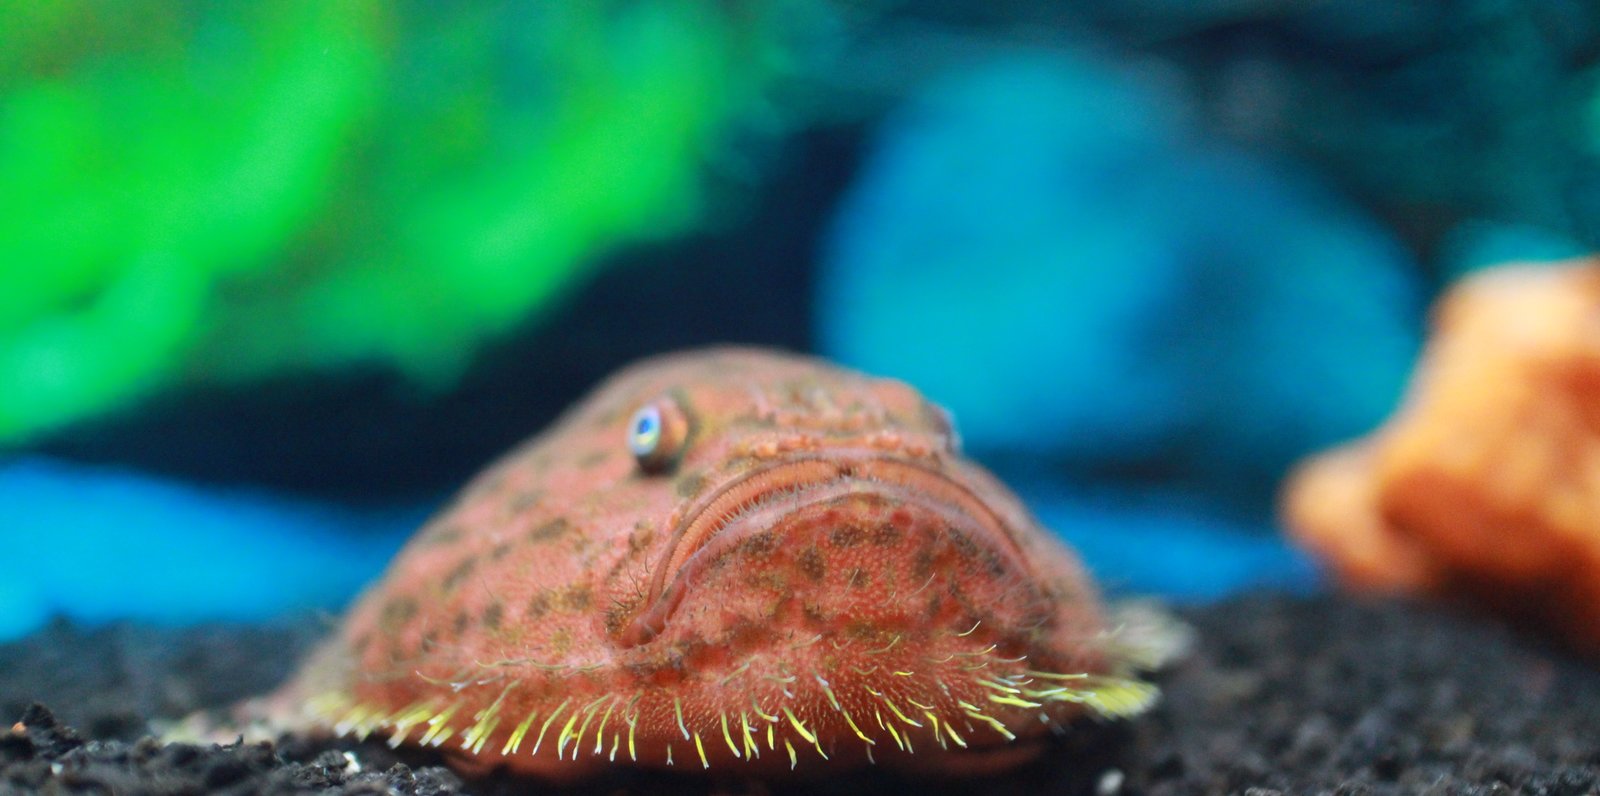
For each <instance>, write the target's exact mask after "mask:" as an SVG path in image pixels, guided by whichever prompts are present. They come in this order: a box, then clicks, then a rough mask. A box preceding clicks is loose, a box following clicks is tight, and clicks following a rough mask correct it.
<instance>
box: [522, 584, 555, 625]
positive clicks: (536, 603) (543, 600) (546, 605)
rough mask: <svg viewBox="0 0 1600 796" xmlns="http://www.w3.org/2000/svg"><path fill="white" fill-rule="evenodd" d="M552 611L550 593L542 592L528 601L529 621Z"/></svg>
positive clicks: (547, 591)
mask: <svg viewBox="0 0 1600 796" xmlns="http://www.w3.org/2000/svg"><path fill="white" fill-rule="evenodd" d="M549 611H550V592H549V590H545V591H541V592H539V593H538V594H535V595H533V599H532V600H529V601H528V617H527V618H528V619H530V620H531V619H538V618H539V617H541V616H544V615H545V614H546V613H549Z"/></svg>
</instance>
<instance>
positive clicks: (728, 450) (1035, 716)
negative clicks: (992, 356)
mask: <svg viewBox="0 0 1600 796" xmlns="http://www.w3.org/2000/svg"><path fill="white" fill-rule="evenodd" d="M1157 626H1159V623H1156V624H1152V625H1148V626H1147V627H1157ZM1169 630H1170V628H1169ZM1180 636H1181V634H1173V633H1169V632H1166V631H1157V632H1155V633H1153V634H1143V633H1140V632H1136V631H1135V629H1134V628H1130V627H1113V626H1111V625H1110V624H1109V623H1108V618H1107V614H1106V612H1105V611H1104V610H1103V607H1102V605H1101V602H1100V599H1099V597H1098V595H1097V594H1096V591H1095V589H1094V587H1093V585H1092V584H1091V582H1090V580H1089V578H1088V577H1087V576H1086V575H1085V573H1084V571H1083V569H1082V567H1081V566H1080V565H1079V563H1078V562H1077V560H1076V559H1075V558H1074V557H1073V555H1072V554H1071V553H1069V552H1068V551H1067V549H1066V548H1065V547H1064V546H1063V545H1062V544H1061V543H1060V542H1058V541H1057V540H1055V539H1054V538H1052V537H1051V536H1050V534H1049V533H1048V532H1046V531H1045V530H1044V529H1042V528H1041V527H1040V526H1039V525H1038V523H1037V522H1035V521H1034V519H1033V518H1032V517H1031V516H1029V514H1028V513H1027V511H1026V510H1025V509H1024V508H1023V506H1022V505H1021V504H1020V503H1019V502H1018V500H1017V498H1016V497H1014V496H1013V495H1012V494H1011V493H1010V492H1009V491H1007V490H1006V489H1005V487H1003V486H1002V485H1001V484H1000V483H999V482H998V481H996V480H995V478H994V477H993V476H991V475H990V474H989V473H987V472H986V471H984V470H983V469H982V468H980V467H978V466H977V465H975V464H973V463H972V462H970V461H968V460H967V459H965V458H963V457H962V455H961V454H960V452H959V446H958V443H957V439H956V434H955V431H954V430H953V429H952V427H951V424H950V420H949V418H948V416H947V415H946V413H945V412H944V411H943V410H941V409H940V408H939V407H937V406H935V405H933V404H932V403H929V402H928V401H927V400H925V399H924V398H923V397H922V396H921V395H919V394H918V393H917V392H916V391H914V390H912V389H911V388H909V387H907V386H906V385H904V384H902V383H899V382H896V381H891V380H886V379H876V378H871V377H868V376H864V375H862V374H859V373H854V372H850V371H847V370H843V369H839V368H836V367H833V366H830V365H828V364H826V363H823V362H820V361H818V360H815V359H809V358H803V357H797V356H791V355H786V354H779V353H773V352H763V351H755V350H740V349H721V350H711V351H705V352H696V353H688V354H679V355H672V356H665V357H660V358H656V359H651V360H649V361H646V362H642V363H640V364H637V365H635V366H633V367H630V368H628V369H626V370H625V371H623V372H621V373H620V374H618V375H616V376H614V377H613V378H611V379H610V380H609V381H607V382H606V383H605V384H603V385H602V386H601V387H599V388H598V389H597V390H595V392H594V393H593V394H592V395H591V396H590V397H589V398H588V399H587V400H585V401H583V402H582V403H580V404H578V405H577V406H576V407H575V408H573V409H572V410H570V411H569V412H568V413H567V414H566V415H564V416H563V417H562V418H561V419H560V420H559V421H558V422H557V423H556V424H555V425H554V426H553V427H552V428H550V429H549V430H548V431H546V432H545V433H543V434H541V435H539V436H537V437H535V438H533V439H532V440H530V441H528V442H527V443H525V444H523V445H522V446H521V447H519V448H517V449H516V450H514V451H512V452H511V453H510V454H509V455H507V456H506V457H505V458H503V459H501V460H500V461H499V462H498V463H496V464H494V465H493V466H492V467H490V468H489V469H488V470H487V471H486V472H484V473H483V474H482V475H480V476H479V477H477V478H476V479H475V480H474V481H473V482H472V483H471V484H469V485H468V486H467V487H466V488H465V489H464V490H463V491H462V493H461V495H460V496H459V498H457V499H456V500H455V502H454V503H453V504H452V505H450V506H449V507H448V508H446V509H445V510H444V511H443V512H442V513H440V514H439V515H438V516H437V517H435V518H434V519H433V520H432V521H430V522H429V523H428V524H427V525H426V526H425V527H424V528H423V529H422V530H421V531H420V532H419V533H418V534H417V535H416V537H415V538H414V539H412V540H411V541H410V543H409V544H408V545H407V546H406V547H405V549H404V550H403V551H402V552H401V553H400V554H399V556H398V557H397V558H396V559H395V561H394V562H393V564H392V565H391V566H390V568H389V570H388V572H387V574H386V575H385V576H384V577H383V579H382V580H381V581H379V582H378V583H377V584H376V585H374V586H373V587H372V588H371V589H370V590H369V591H368V592H367V593H366V594H365V595H364V596H363V597H362V598H361V599H360V601H359V602H358V603H357V604H356V605H355V607H354V608H353V609H352V610H351V611H350V613H349V616H348V618H347V619H346V620H345V622H344V623H343V626H342V628H341V629H340V630H339V632H338V633H337V635H336V636H335V637H334V638H333V639H332V640H331V641H329V642H327V643H326V645H325V646H324V647H323V648H322V649H321V650H320V651H319V652H318V653H317V654H315V655H314V656H313V658H312V660H310V661H309V662H308V663H307V664H306V666H305V667H304V669H303V670H302V671H301V672H300V673H299V675H298V676H297V677H295V678H294V679H293V680H292V681H291V682H290V683H289V684H288V685H286V686H285V687H284V688H283V689H281V690H280V691H279V692H278V693H277V694H275V695H273V696H270V697H266V698H263V699H260V700H256V701H254V702H252V703H249V705H248V707H247V711H248V712H249V713H251V714H252V715H253V716H254V717H255V718H256V719H259V720H263V721H265V722H266V723H267V724H268V725H269V726H270V727H272V728H274V729H278V730H282V729H305V728H307V727H310V726H322V727H326V728H331V729H333V730H335V731H337V732H340V733H354V734H358V735H367V734H372V733H377V734H382V735H386V736H387V737H388V739H389V741H390V743H392V744H395V745H399V744H403V743H408V744H422V745H429V746H440V747H445V748H448V749H450V750H453V751H454V752H455V753H456V754H457V755H458V756H459V757H462V758H467V759H470V760H471V761H473V763H474V767H475V768H480V769H481V768H483V767H490V766H501V765H503V766H506V767H509V768H510V769H513V770H515V771H517V772H522V773H528V774H533V775H539V776H544V777H549V778H562V779H570V778H574V777H578V776H583V775H586V774H589V773H593V772H594V771H595V770H596V769H597V768H599V767H604V766H612V765H635V766H644V767H652V768H660V767H665V766H678V767H692V768H693V769H695V770H698V769H700V768H719V767H740V768H742V769H743V770H746V771H749V772H751V773H756V774H762V775H769V774H777V773H783V774H787V772H789V771H791V770H795V769H801V770H803V771H806V772H814V771H817V770H826V771H834V770H843V769H848V768H852V767H857V766H860V765H863V764H866V763H870V762H876V763H879V764H884V765H892V766H897V767H902V768H915V769H918V770H933V771H943V772H978V771H990V770H995V769H996V768H1000V767H1004V766H1007V765H1011V764H1015V763H1018V762H1021V761H1024V760H1027V759H1029V758H1030V757H1032V756H1034V755H1035V754H1037V753H1038V751H1039V750H1040V749H1041V748H1042V743H1041V742H1042V741H1043V740H1044V739H1046V738H1048V737H1049V735H1050V734H1051V733H1052V731H1056V732H1059V731H1061V730H1062V727H1063V725H1065V724H1067V723H1068V722H1070V721H1072V720H1073V719H1075V718H1077V717H1080V716H1083V715H1091V716H1102V717H1118V716H1127V715H1130V714H1135V713H1138V712H1140V711H1142V710H1144V709H1145V708H1146V707H1147V706H1149V705H1150V704H1151V702H1152V700H1153V698H1154V696H1155V693H1156V692H1155V689H1154V688H1153V687H1152V686H1150V685H1148V684H1146V683H1144V682H1141V681H1139V680H1138V679H1136V675H1137V672H1138V670H1140V669H1143V668H1147V667H1149V666H1151V665H1153V664H1155V663H1156V659H1157V658H1158V657H1160V655H1161V654H1162V652H1163V651H1165V650H1170V649H1171V648H1172V647H1173V646H1174V643H1173V642H1175V641H1176V640H1177V639H1178V638H1179V637H1180Z"/></svg>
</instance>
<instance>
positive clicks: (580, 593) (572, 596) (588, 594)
mask: <svg viewBox="0 0 1600 796" xmlns="http://www.w3.org/2000/svg"><path fill="white" fill-rule="evenodd" d="M593 603H594V592H593V591H591V590H590V589H589V587H588V586H586V585H583V584H573V585H571V586H568V587H566V588H565V589H562V590H561V591H560V592H559V593H558V594H557V595H556V604H555V608H556V609H557V610H561V611H587V610H589V606H590V605H592V604H593Z"/></svg>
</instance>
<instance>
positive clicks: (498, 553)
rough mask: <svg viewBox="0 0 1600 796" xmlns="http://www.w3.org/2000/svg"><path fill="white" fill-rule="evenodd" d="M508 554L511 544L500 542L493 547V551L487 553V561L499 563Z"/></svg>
mask: <svg viewBox="0 0 1600 796" xmlns="http://www.w3.org/2000/svg"><path fill="white" fill-rule="evenodd" d="M510 552H511V543H510V542H501V543H500V544H497V545H495V546H494V549H493V550H490V551H489V560H490V561H499V560H500V559H502V558H505V557H506V554H507V553H510Z"/></svg>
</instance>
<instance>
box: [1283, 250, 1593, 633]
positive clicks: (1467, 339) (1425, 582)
mask: <svg viewBox="0 0 1600 796" xmlns="http://www.w3.org/2000/svg"><path fill="white" fill-rule="evenodd" d="M1435 312H1436V316H1435V318H1434V325H1435V329H1434V335H1433V338H1432V340H1431V341H1430V343H1429V345H1428V349H1427V351H1426V352H1425V356H1424V359H1423V362H1422V363H1421V365H1420V366H1419V367H1418V370H1417V372H1416V374H1415V376H1414V379H1413V383H1412V385H1411V388H1410V393H1409V394H1408V396H1407V399H1406V402H1405V404H1404V405H1403V406H1402V407H1401V409H1400V410H1399V411H1398V412H1397V413H1396V415H1395V416H1394V417H1393V418H1391V419H1390V421H1389V422H1388V424H1386V425H1385V426H1384V427H1383V428H1382V429H1380V430H1378V431H1377V432H1376V433H1374V434H1373V435H1371V436H1370V437H1368V438H1366V439H1363V440H1360V441H1358V442H1356V443H1354V444H1352V445H1349V446H1346V447H1343V448H1340V449H1337V450H1334V451H1331V452H1328V453H1325V454H1323V455H1321V456H1318V457H1315V458H1313V459H1311V460H1310V461H1309V462H1307V463H1305V464H1304V465H1303V466H1302V467H1301V468H1300V470H1299V471H1298V472H1297V473H1295V474H1294V476H1293V477H1292V478H1291V479H1290V482H1289V485H1288V488H1287V491H1286V500H1285V514H1286V520H1287V523H1288V526H1289V528H1290V530H1291V532H1292V533H1293V534H1294V535H1295V536H1296V537H1298V539H1299V540H1300V541H1301V543H1302V544H1304V545H1305V546H1307V547H1308V548H1310V549H1311V551H1312V552H1313V553H1315V554H1316V555H1318V556H1319V557H1321V558H1322V559H1323V560H1324V561H1326V562H1328V563H1329V564H1330V565H1331V566H1332V568H1333V570H1334V572H1335V573H1336V574H1337V575H1338V576H1339V577H1340V578H1341V579H1342V580H1343V581H1344V582H1345V583H1346V584H1347V585H1349V586H1352V587H1354V588H1358V589H1364V590H1375V591H1389V592H1401V593H1422V594H1428V595H1433V596H1447V597H1460V598H1466V599H1468V600H1470V601H1472V602H1474V603H1476V604H1478V605H1480V606H1483V607H1486V608H1489V609H1491V610H1494V611H1496V612H1499V613H1502V614H1505V615H1509V616H1511V617H1513V618H1517V619H1528V620H1533V621H1536V622H1537V623H1539V624H1541V625H1542V626H1544V627H1547V628H1550V629H1552V630H1554V631H1556V632H1558V633H1560V634H1562V635H1563V636H1564V638H1565V639H1566V640H1567V641H1568V642H1570V643H1571V644H1572V645H1573V646H1575V647H1577V648H1579V649H1581V650H1584V651H1586V652H1589V653H1591V654H1600V260H1581V261H1573V262H1568V263H1561V264H1557V265H1549V266H1508V267H1503V268H1498V269H1494V270H1491V271H1486V272H1482V273H1480V274H1477V275H1474V276H1472V277H1471V278H1469V279H1467V280H1465V281H1463V282H1462V283H1461V284H1460V285H1458V286H1457V287H1455V288H1454V289H1453V290H1452V291H1451V292H1450V294H1449V295H1447V296H1446V297H1445V299H1444V300H1443V301H1442V302H1441V304H1440V305H1439V306H1438V307H1437V308H1436V310H1435Z"/></svg>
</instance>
